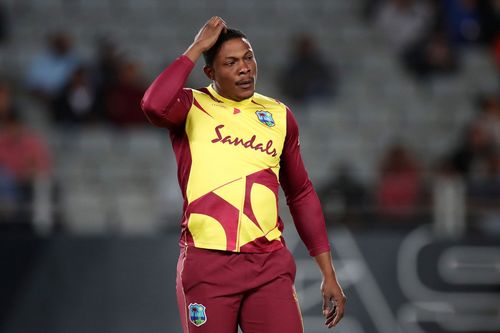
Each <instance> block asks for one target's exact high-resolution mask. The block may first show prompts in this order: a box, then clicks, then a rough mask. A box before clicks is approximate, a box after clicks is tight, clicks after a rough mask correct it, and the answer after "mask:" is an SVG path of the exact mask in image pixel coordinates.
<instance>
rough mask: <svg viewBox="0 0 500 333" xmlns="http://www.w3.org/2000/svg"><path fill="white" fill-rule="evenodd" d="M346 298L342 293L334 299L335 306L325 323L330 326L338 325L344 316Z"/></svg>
mask: <svg viewBox="0 0 500 333" xmlns="http://www.w3.org/2000/svg"><path fill="white" fill-rule="evenodd" d="M345 302H346V298H345V296H343V295H342V297H340V298H339V299H338V300H334V301H333V306H332V308H331V309H330V311H329V312H328V314H327V315H326V320H325V325H326V326H328V328H332V327H334V326H336V325H337V324H338V323H339V322H340V320H341V319H342V318H343V317H344V307H345Z"/></svg>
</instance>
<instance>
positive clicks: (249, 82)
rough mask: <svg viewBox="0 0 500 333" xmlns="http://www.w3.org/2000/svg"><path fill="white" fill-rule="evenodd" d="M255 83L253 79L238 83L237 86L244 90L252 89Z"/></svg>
mask: <svg viewBox="0 0 500 333" xmlns="http://www.w3.org/2000/svg"><path fill="white" fill-rule="evenodd" d="M253 83H254V79H253V78H250V79H244V80H239V81H236V85H237V86H238V87H240V88H243V89H248V88H252V87H253Z"/></svg>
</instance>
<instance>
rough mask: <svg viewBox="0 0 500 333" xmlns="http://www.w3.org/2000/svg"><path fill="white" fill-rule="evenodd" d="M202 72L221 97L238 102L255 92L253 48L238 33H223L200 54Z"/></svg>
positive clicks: (239, 32)
mask: <svg viewBox="0 0 500 333" xmlns="http://www.w3.org/2000/svg"><path fill="white" fill-rule="evenodd" d="M203 57H204V58H205V67H204V68H203V71H204V72H205V74H206V75H207V77H208V78H209V79H210V80H212V81H213V82H214V86H215V89H216V91H217V92H218V93H219V94H221V95H222V96H223V97H226V98H229V99H232V100H235V101H241V100H243V99H247V98H249V97H251V96H252V95H253V93H254V91H255V82H256V79H257V63H256V61H255V57H254V54H253V50H252V46H251V45H250V42H249V41H248V39H247V38H246V36H245V35H244V34H243V33H242V32H241V31H239V30H235V29H226V31H222V32H221V34H220V35H219V38H218V39H217V42H216V43H215V44H214V45H213V46H212V47H211V48H210V49H209V50H207V51H205V52H204V53H203Z"/></svg>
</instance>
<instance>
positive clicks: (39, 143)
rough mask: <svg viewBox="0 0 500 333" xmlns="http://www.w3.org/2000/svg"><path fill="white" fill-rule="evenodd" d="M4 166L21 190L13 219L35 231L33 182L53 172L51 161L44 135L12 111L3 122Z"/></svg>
mask: <svg viewBox="0 0 500 333" xmlns="http://www.w3.org/2000/svg"><path fill="white" fill-rule="evenodd" d="M0 168H2V169H4V175H5V173H7V174H10V175H12V177H13V180H14V182H15V187H16V190H17V191H18V196H17V200H18V202H17V207H18V209H17V210H16V212H15V218H14V220H13V221H12V222H14V223H15V226H16V229H18V228H19V226H23V227H22V229H23V230H24V229H26V230H29V231H31V230H32V225H31V214H32V212H31V205H32V200H33V184H34V181H35V179H36V178H37V177H43V176H47V175H48V174H49V173H50V169H51V161H50V156H49V152H48V150H47V148H46V146H45V144H44V142H43V140H42V139H41V137H40V136H38V135H37V134H35V133H34V132H32V131H30V130H28V129H27V128H26V127H25V126H24V125H23V123H22V122H21V120H20V118H19V117H18V115H17V114H16V113H9V114H8V115H7V116H6V117H5V118H4V120H3V121H2V123H1V125H0ZM4 181H5V180H4Z"/></svg>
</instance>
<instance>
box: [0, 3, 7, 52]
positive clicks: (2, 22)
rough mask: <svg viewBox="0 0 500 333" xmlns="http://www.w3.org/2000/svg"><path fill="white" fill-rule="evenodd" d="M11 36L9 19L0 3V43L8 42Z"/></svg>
mask: <svg viewBox="0 0 500 333" xmlns="http://www.w3.org/2000/svg"><path fill="white" fill-rule="evenodd" d="M8 36H9V25H8V19H7V12H6V10H5V6H4V4H3V3H0V43H3V42H5V41H6V40H7V38H8Z"/></svg>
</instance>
